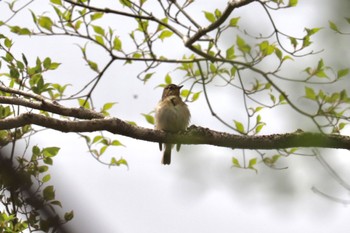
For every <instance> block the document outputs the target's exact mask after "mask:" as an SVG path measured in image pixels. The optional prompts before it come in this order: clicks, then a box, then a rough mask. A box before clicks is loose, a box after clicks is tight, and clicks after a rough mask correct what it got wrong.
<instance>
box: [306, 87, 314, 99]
mask: <svg viewBox="0 0 350 233" xmlns="http://www.w3.org/2000/svg"><path fill="white" fill-rule="evenodd" d="M305 97H306V98H307V99H311V100H316V93H315V91H314V89H312V88H311V87H305Z"/></svg>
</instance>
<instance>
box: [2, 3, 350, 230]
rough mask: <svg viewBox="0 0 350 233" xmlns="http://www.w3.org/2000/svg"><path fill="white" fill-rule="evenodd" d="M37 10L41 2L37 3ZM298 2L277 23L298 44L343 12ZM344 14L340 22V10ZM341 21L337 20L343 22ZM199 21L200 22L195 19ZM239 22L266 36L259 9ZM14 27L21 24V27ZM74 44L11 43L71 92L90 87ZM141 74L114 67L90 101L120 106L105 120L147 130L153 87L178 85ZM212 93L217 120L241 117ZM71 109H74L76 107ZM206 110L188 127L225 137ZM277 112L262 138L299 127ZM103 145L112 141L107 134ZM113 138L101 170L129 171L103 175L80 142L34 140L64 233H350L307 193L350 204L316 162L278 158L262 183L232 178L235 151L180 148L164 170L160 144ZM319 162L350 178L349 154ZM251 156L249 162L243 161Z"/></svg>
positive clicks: (233, 102)
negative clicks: (53, 153)
mask: <svg viewBox="0 0 350 233" xmlns="http://www.w3.org/2000/svg"><path fill="white" fill-rule="evenodd" d="M43 2H45V1H38V3H43ZM222 2H223V3H222V4H221V5H220V4H219V5H217V4H216V5H215V6H213V4H212V2H211V1H201V4H202V5H201V7H203V9H204V10H210V9H213V7H221V9H222V8H223V7H224V6H225V4H224V1H222ZM299 2H300V8H296V9H294V10H290V11H289V10H288V11H287V10H286V11H285V12H284V13H276V17H279V20H277V22H278V24H280V25H281V27H283V26H285V28H286V30H290V31H291V32H295V33H297V34H298V33H301V32H302V31H303V29H304V27H305V25H311V26H310V27H315V25H317V26H318V25H323V26H325V25H327V17H323V16H324V15H327V14H326V13H325V12H328V13H329V14H330V13H331V12H333V10H339V9H341V8H339V6H340V3H339V6H338V5H337V4H336V3H332V5H331V4H329V3H327V2H326V1H316V0H308V1H305V0H304V1H299ZM321 2H322V3H324V4H321ZM326 3H327V4H326ZM1 4H3V2H1V3H0V10H1V9H2V8H4V6H1ZM316 6H317V7H316ZM32 7H33V8H34V7H36V8H35V9H38V11H40V10H42V9H41V8H43V7H45V5H44V4H34V5H33V6H32ZM43 9H44V8H43ZM341 10H343V11H344V12H346V9H341ZM343 11H339V14H341V12H343ZM287 12H288V13H289V14H287ZM196 14H198V15H200V14H202V12H201V11H197V13H196ZM196 14H194V15H195V16H196ZM236 14H237V15H242V23H243V24H247V25H249V24H251V23H252V22H254V24H251V25H252V26H250V27H251V28H252V30H253V29H255V27H257V28H261V27H266V26H264V21H260V20H259V21H258V22H259V24H261V25H259V26H257V25H256V23H258V22H256V17H257V16H261V18H263V16H262V11H261V9H259V8H258V7H257V5H252V6H250V5H249V6H246V7H245V8H244V9H239V10H238V11H237V12H236ZM310 15H311V16H310ZM344 15H345V13H344ZM330 17H334V16H330ZM15 20H18V22H23V21H21V20H23V19H15ZM265 23H266V22H265ZM123 26H124V25H123V24H122V25H120V29H118V30H123ZM0 30H1V29H0ZM0 33H1V31H0ZM345 39H346V40H348V38H345ZM325 41H326V42H327V39H326V40H325ZM74 42H76V41H75V40H74V39H72V38H66V37H54V38H49V39H48V38H44V37H31V38H24V37H21V38H15V45H16V46H17V47H16V48H17V49H18V51H17V52H18V53H19V54H21V52H23V53H25V54H28V55H27V56H29V55H32V56H33V58H34V57H36V56H40V57H45V56H50V57H52V59H53V60H55V61H58V62H62V65H61V67H60V68H59V70H58V71H57V72H52V73H49V74H48V75H47V76H45V78H47V80H50V81H51V82H55V80H57V79H60V80H62V82H63V83H71V84H72V87H71V88H72V89H73V88H74V87H76V85H82V83H84V81H86V80H89V79H90V78H91V77H93V74H92V73H91V72H89V71H88V69H87V68H86V66H85V64H84V62H83V61H82V60H81V54H80V53H79V49H78V48H77V46H76V45H74ZM339 43H340V42H339ZM331 48H333V49H334V50H337V49H340V48H334V47H332V46H331ZM333 49H332V50H333ZM165 52H167V53H169V54H175V55H176V54H182V53H183V50H182V51H181V50H178V49H177V50H171V49H169V50H168V51H165ZM331 52H334V51H329V49H328V50H326V51H325V54H327V53H331ZM92 56H93V57H95V58H96V59H97V60H99V62H101V63H103V61H105V59H106V55H104V54H103V53H101V51H94V53H93V54H92ZM347 65H348V64H347ZM138 68H140V67H139V66H138V65H137V64H136V65H134V66H132V67H131V66H123V65H121V64H119V63H117V64H115V65H113V67H112V68H111V69H110V70H109V71H108V72H107V73H106V75H105V77H104V79H103V81H102V82H101V83H100V84H99V86H98V88H97V90H96V92H95V93H94V98H95V101H94V103H95V105H96V106H101V105H102V104H103V103H105V102H117V104H116V106H115V107H114V108H113V110H112V112H111V114H112V116H116V117H118V118H121V119H125V120H132V121H135V122H137V124H138V125H141V126H145V127H149V128H152V127H153V126H151V125H150V124H148V123H147V122H145V120H144V119H143V117H142V116H141V114H140V113H149V112H150V111H152V109H153V108H154V106H155V105H156V104H157V102H158V100H159V98H160V96H161V92H162V90H161V89H160V88H155V87H156V86H157V85H158V84H159V83H160V82H162V81H163V78H164V74H165V73H167V72H169V71H170V72H172V73H173V74H174V77H175V74H176V72H174V71H173V70H174V67H172V66H170V65H166V66H162V67H160V70H158V71H157V74H156V76H155V78H153V79H151V80H150V81H149V82H148V83H147V84H144V83H143V82H141V81H139V80H137V79H136V75H137V73H138ZM174 81H176V82H180V81H181V77H176V78H175V80H174ZM185 85H186V83H185ZM209 91H210V94H211V96H213V97H212V101H213V103H214V107H215V111H217V113H219V114H220V115H221V116H223V117H224V118H225V119H232V118H240V117H243V116H244V115H243V114H242V112H240V111H241V107H240V106H241V103H240V97H238V96H235V98H232V96H231V95H228V94H227V93H225V92H223V91H222V89H221V88H218V87H215V86H212V87H210V89H209ZM300 101H301V100H300ZM67 104H69V105H72V106H74V104H76V103H67ZM130 106H132V107H130ZM203 106H206V105H205V102H204V98H200V99H199V100H198V101H197V102H194V103H189V108H190V110H191V113H192V119H191V124H194V125H200V126H204V127H208V128H211V129H214V130H226V131H227V129H225V128H224V127H223V126H222V125H220V123H219V122H218V121H217V120H216V119H215V118H213V117H211V116H210V112H209V109H208V108H206V107H203ZM228 106H229V107H228ZM230 106H232V107H230ZM237 110H239V111H237ZM283 111H284V109H283V108H282V109H279V110H278V111H276V112H275V111H272V112H264V116H265V117H266V118H267V119H268V120H269V121H270V122H273V124H269V125H268V127H267V128H268V130H267V131H263V133H265V134H268V133H277V132H292V131H295V130H296V129H297V128H298V127H299V126H300V118H297V117H295V114H294V113H290V114H288V116H286V114H284V113H283ZM294 117H295V118H294ZM106 135H109V136H110V137H114V136H113V135H110V134H108V133H106ZM116 138H117V139H118V140H120V141H121V142H122V143H123V144H124V145H125V147H120V148H115V149H114V150H110V151H108V155H107V156H106V157H104V158H102V160H104V159H105V161H109V156H117V157H119V156H122V157H123V158H125V159H127V161H128V163H129V168H128V169H127V168H125V167H118V168H115V167H112V168H109V167H107V166H105V165H102V164H101V163H99V162H98V161H96V160H95V159H94V158H93V157H92V156H91V155H90V154H89V153H88V151H87V150H88V149H87V147H86V145H85V144H84V140H83V139H82V138H80V137H79V136H78V135H76V134H70V133H68V134H65V133H60V132H57V131H52V130H48V131H45V132H42V133H40V134H38V135H37V136H34V137H33V138H32V140H31V141H32V143H33V144H37V145H40V146H53V145H58V146H60V147H61V150H60V153H59V155H58V156H57V157H56V158H55V160H54V166H53V167H52V168H51V175H52V180H51V181H52V183H53V184H54V185H55V189H56V197H57V199H58V200H61V202H62V204H63V210H64V211H70V210H74V213H75V217H74V219H73V221H72V222H71V223H69V225H68V226H70V227H72V228H74V231H73V232H104V233H136V232H152V233H158V232H159V233H161V232H167V233H178V232H182V233H190V232H191V233H192V232H202V233H207V232H208V233H209V232H221V233H226V232H227V233H228V232H233V231H236V232H242V233H253V232H254V233H255V232H260V233H264V232H269V233H275V232H276V233H277V232H285V233H289V232H293V233H295V232H297V233H298V232H317V233H328V232H338V233H346V232H349V231H350V223H349V220H348V216H349V214H350V209H349V207H348V206H345V205H342V204H339V203H335V202H332V201H330V200H328V199H326V198H324V197H321V196H319V195H317V194H315V193H314V192H312V190H311V188H312V187H317V188H318V189H320V190H322V191H325V192H326V193H329V194H333V195H335V196H337V197H342V198H344V199H350V198H349V193H347V192H346V191H345V190H344V189H342V187H340V186H339V185H338V184H337V183H336V182H335V181H334V180H333V179H332V177H331V176H330V175H329V174H328V173H327V172H326V171H325V170H324V168H323V167H322V166H321V165H320V163H319V162H318V161H317V160H316V158H314V157H302V156H290V157H288V158H282V159H281V161H280V162H279V164H278V165H280V166H281V167H288V169H280V170H276V169H271V168H268V167H266V166H264V165H263V164H258V166H257V168H258V173H255V172H254V171H251V170H241V169H236V168H232V166H231V158H232V156H237V157H239V156H240V154H241V151H239V150H231V149H226V148H218V147H213V146H207V145H200V146H193V145H191V146H182V148H181V151H180V152H173V160H172V164H171V166H162V165H161V164H160V160H161V155H162V153H161V152H160V151H159V150H158V145H157V144H156V143H149V142H144V141H140V140H134V139H130V138H126V137H120V136H117V137H116ZM322 155H323V156H324V157H325V159H326V160H327V161H328V162H329V163H330V164H331V165H332V166H333V167H334V168H335V170H336V171H338V172H340V174H341V175H342V177H345V179H346V178H349V177H350V173H349V171H348V170H349V169H347V167H348V164H349V163H350V159H349V158H347V157H348V152H345V151H341V150H339V151H338V150H324V151H322ZM247 156H253V155H251V154H250V153H249V152H247Z"/></svg>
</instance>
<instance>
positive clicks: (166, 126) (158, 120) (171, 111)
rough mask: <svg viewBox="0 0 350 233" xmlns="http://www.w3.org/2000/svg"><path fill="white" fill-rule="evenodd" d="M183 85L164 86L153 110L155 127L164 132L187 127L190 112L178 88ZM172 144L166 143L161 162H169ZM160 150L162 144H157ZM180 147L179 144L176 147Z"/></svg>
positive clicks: (172, 131) (166, 163) (176, 130)
mask: <svg viewBox="0 0 350 233" xmlns="http://www.w3.org/2000/svg"><path fill="white" fill-rule="evenodd" d="M182 87H183V86H177V85H175V84H169V85H167V86H165V87H164V90H163V94H162V99H161V100H160V101H159V103H158V104H157V106H156V110H155V128H156V129H158V130H162V131H165V132H171V133H176V132H179V131H184V130H186V129H187V126H188V124H189V123H190V118H191V113H190V110H189V109H188V107H187V104H185V102H183V101H182V99H181V97H180V89H181V88H182ZM172 147H173V145H172V144H169V143H166V144H165V150H164V154H163V158H162V164H164V165H169V164H170V163H171V149H172ZM159 148H160V150H162V144H161V143H160V144H159ZM176 149H177V150H179V149H180V144H178V145H177V147H176Z"/></svg>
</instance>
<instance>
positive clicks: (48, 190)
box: [43, 185, 55, 201]
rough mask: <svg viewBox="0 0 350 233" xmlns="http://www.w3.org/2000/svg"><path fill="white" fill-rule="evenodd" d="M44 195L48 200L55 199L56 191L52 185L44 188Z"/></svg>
mask: <svg viewBox="0 0 350 233" xmlns="http://www.w3.org/2000/svg"><path fill="white" fill-rule="evenodd" d="M43 197H44V200H46V201H51V200H53V199H55V191H54V188H53V186H52V185H50V186H47V187H45V188H44V190H43Z"/></svg>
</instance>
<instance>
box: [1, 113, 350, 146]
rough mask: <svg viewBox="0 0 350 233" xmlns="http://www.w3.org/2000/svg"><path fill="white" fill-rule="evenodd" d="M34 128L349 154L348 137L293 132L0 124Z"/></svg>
mask: <svg viewBox="0 0 350 233" xmlns="http://www.w3.org/2000/svg"><path fill="white" fill-rule="evenodd" d="M28 124H34V125H38V126H42V127H46V128H51V129H55V130H58V131H61V132H93V131H108V132H111V133H113V134H119V135H123V136H127V137H131V138H134V139H139V140H144V141H150V142H163V143H165V142H166V143H174V144H175V143H181V144H207V145H214V146H219V147H227V148H240V149H265V150H269V149H282V148H293V147H320V148H338V149H347V150H350V137H349V136H342V135H335V134H330V135H326V134H321V133H310V132H302V131H296V132H294V133H286V134H273V135H263V136H240V135H234V134H228V133H223V132H218V131H214V130H210V129H208V128H203V127H199V126H194V125H192V126H191V127H189V129H188V130H187V131H185V132H180V133H177V134H171V133H166V132H163V131H159V130H153V129H148V128H144V127H140V126H133V125H131V124H129V123H127V122H125V121H123V120H120V119H118V118H111V117H109V118H104V119H92V120H81V121H70V120H61V119H55V118H50V117H46V116H43V115H39V114H35V113H24V114H22V115H20V116H18V117H13V118H6V119H3V120H0V130H6V129H12V128H15V127H21V126H25V125H28Z"/></svg>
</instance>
